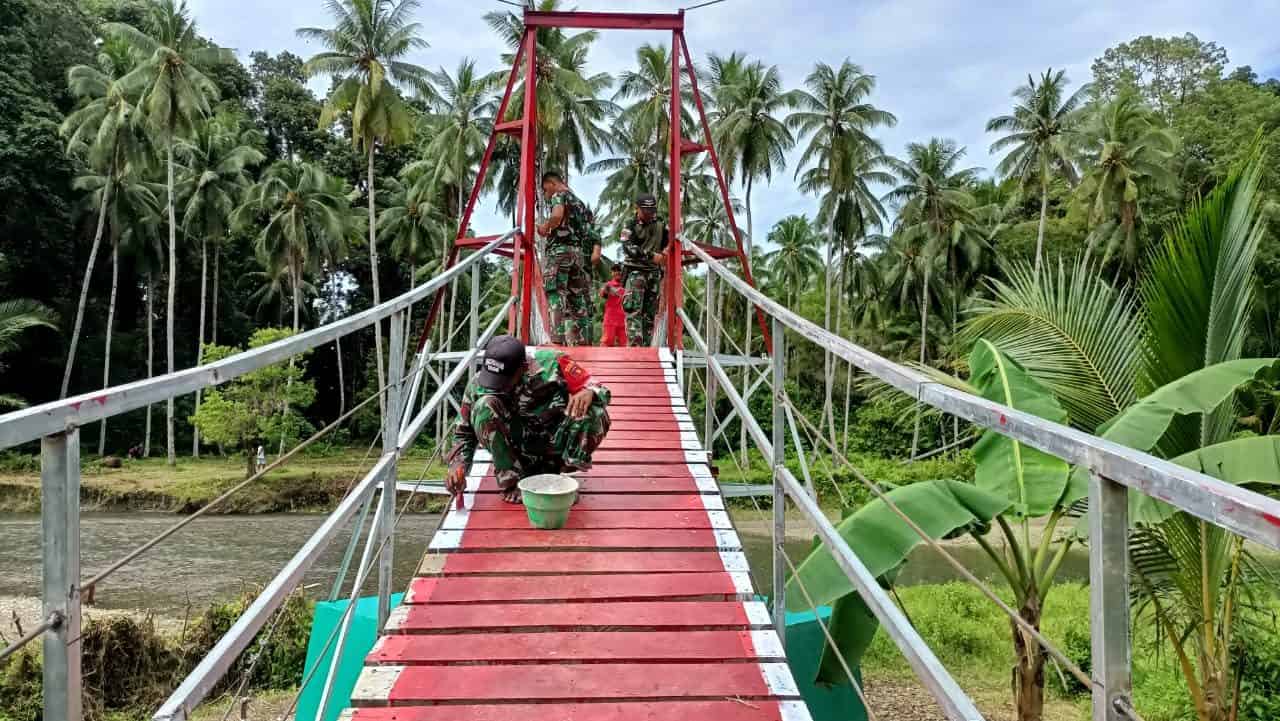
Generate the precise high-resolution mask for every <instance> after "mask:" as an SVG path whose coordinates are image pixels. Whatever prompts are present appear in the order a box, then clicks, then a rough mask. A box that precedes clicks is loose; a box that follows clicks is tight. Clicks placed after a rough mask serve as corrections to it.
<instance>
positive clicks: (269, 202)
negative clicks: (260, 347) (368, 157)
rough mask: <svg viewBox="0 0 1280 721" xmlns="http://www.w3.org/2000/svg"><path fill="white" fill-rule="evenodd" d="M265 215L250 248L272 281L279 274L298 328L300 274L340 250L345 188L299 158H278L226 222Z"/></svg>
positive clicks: (240, 223)
mask: <svg viewBox="0 0 1280 721" xmlns="http://www.w3.org/2000/svg"><path fill="white" fill-rule="evenodd" d="M262 219H265V224H264V225H262V229H261V230H260V231H259V232H258V236H257V239H256V241H255V249H256V252H257V254H258V258H259V260H260V261H261V262H262V264H263V266H265V267H266V268H268V269H269V270H273V269H274V270H278V271H282V273H278V272H274V271H273V272H271V273H270V275H269V276H268V277H269V278H271V279H273V282H275V283H276V284H278V283H279V278H280V275H283V276H284V277H285V278H286V279H287V281H288V285H289V289H290V301H291V303H292V306H293V329H294V331H297V330H299V329H300V328H301V312H302V292H303V290H304V288H305V287H307V282H306V275H307V274H308V273H311V272H314V271H315V270H317V269H318V268H319V265H320V262H321V260H323V259H328V258H333V257H336V256H338V255H340V254H341V249H342V247H343V246H344V245H345V244H346V240H347V236H348V234H349V232H350V229H351V223H352V213H351V206H350V201H349V200H348V198H347V194H346V188H345V187H344V186H343V183H342V181H341V180H339V179H338V178H335V177H333V176H331V175H329V174H328V173H325V172H324V171H323V170H322V169H321V168H319V167H318V166H316V165H312V164H310V163H306V162H301V161H281V162H279V163H276V164H275V165H273V166H271V168H269V169H268V170H267V172H266V174H265V175H264V176H263V178H262V180H260V181H258V182H257V183H255V184H254V185H253V186H251V187H250V188H249V190H248V191H247V192H246V193H245V198H244V203H243V204H241V205H240V207H239V208H237V209H236V211H235V214H234V215H233V219H232V222H233V223H234V225H235V227H237V228H249V227H254V226H255V224H256V223H257V222H258V221H259V220H262Z"/></svg>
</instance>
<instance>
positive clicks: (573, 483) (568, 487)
mask: <svg viewBox="0 0 1280 721" xmlns="http://www.w3.org/2000/svg"><path fill="white" fill-rule="evenodd" d="M520 500H521V501H522V502H523V503H524V510H525V511H526V512H527V513H528V514H529V523H531V524H533V527H534V528H543V529H547V530H554V529H557V528H563V527H564V524H565V521H568V520H569V509H570V508H572V507H573V504H574V501H577V500H578V481H577V480H575V479H573V478H570V477H569V476H562V475H560V474H558V473H544V474H542V475H538V476H529V477H528V478H526V479H524V480H522V481H520Z"/></svg>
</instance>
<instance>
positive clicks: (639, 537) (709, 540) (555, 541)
mask: <svg viewBox="0 0 1280 721" xmlns="http://www.w3.org/2000/svg"><path fill="white" fill-rule="evenodd" d="M448 533H450V532H449V531H440V532H439V533H438V534H437V536H436V537H437V539H444V538H446V537H447V536H446V534H448ZM432 548H443V546H436V545H434V541H433V546H432ZM718 548H720V544H719V541H718V540H717V539H716V533H715V532H714V531H712V530H710V529H697V530H672V529H665V530H639V529H631V530H627V531H556V532H554V533H553V532H549V531H533V530H526V531H467V532H465V534H463V536H462V547H461V548H460V549H457V550H461V551H486V550H493V551H500V550H520V549H529V550H534V551H536V550H556V549H565V550H575V549H576V550H590V549H600V550H617V551H624V550H626V551H643V550H654V551H658V550H672V551H682V550H686V549H706V550H712V549H718Z"/></svg>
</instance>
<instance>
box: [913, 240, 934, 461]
mask: <svg viewBox="0 0 1280 721" xmlns="http://www.w3.org/2000/svg"><path fill="white" fill-rule="evenodd" d="M929 271H930V263H929V262H928V260H927V259H926V262H925V266H924V282H923V283H922V284H921V285H920V365H922V366H923V365H924V361H925V357H926V353H925V349H926V348H927V347H928V343H929V335H928V333H929ZM920 413H921V408H920V404H919V403H918V402H917V403H916V423H915V428H914V429H913V430H912V431H911V457H912V458H915V456H916V451H918V450H920Z"/></svg>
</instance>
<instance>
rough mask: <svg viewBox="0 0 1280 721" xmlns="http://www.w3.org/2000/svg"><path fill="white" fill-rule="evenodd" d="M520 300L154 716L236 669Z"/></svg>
mask: <svg viewBox="0 0 1280 721" xmlns="http://www.w3.org/2000/svg"><path fill="white" fill-rule="evenodd" d="M514 302H515V299H514V298H508V299H507V301H506V303H504V304H503V305H502V307H501V308H500V309H499V311H498V313H497V315H496V316H495V317H494V318H493V320H492V321H491V322H490V323H489V325H488V327H486V328H485V330H484V332H483V333H482V334H481V335H480V337H479V339H478V340H477V343H476V345H475V346H474V347H473V348H471V349H470V350H469V351H468V352H467V354H466V355H465V356H463V358H462V359H461V362H459V363H458V364H457V365H456V366H455V367H454V369H453V371H452V372H450V373H449V374H448V375H447V376H445V378H444V380H443V381H442V383H441V384H440V387H439V388H438V389H437V390H436V392H435V393H434V394H433V395H432V396H431V398H430V399H429V400H428V401H427V402H426V404H425V405H424V406H423V407H422V409H421V410H419V411H418V413H417V414H416V415H415V416H414V419H413V422H411V423H410V424H409V426H408V427H407V428H406V430H405V432H404V433H402V434H401V435H400V436H399V438H398V439H397V441H396V443H395V446H394V448H392V449H391V450H388V451H386V452H384V453H383V454H382V456H380V457H379V459H378V461H377V463H375V464H374V465H373V467H372V468H371V469H369V472H368V473H367V474H365V476H364V478H363V479H361V481H360V482H359V484H357V485H356V486H355V488H353V489H352V490H351V492H350V493H348V494H347V495H346V497H344V498H343V499H342V501H341V502H340V503H339V504H338V507H337V508H335V509H334V510H333V512H332V513H330V514H329V516H328V517H327V518H326V519H325V521H324V523H322V524H321V525H320V527H319V528H317V529H316V530H315V532H314V533H312V534H311V536H310V538H308V539H307V541H306V542H305V543H304V544H303V545H302V547H301V548H299V549H298V552H297V553H295V554H294V556H293V558H291V559H290V560H289V562H288V563H286V564H285V566H284V568H282V569H281V570H280V572H279V573H277V574H276V575H275V577H274V578H272V579H271V581H270V582H269V583H268V584H267V585H266V587H265V588H263V590H262V592H261V593H259V594H258V596H257V597H256V598H255V599H254V600H253V603H251V604H250V605H249V607H248V608H246V609H245V611H244V613H242V614H241V615H240V617H239V618H237V619H236V622H235V623H234V624H233V625H232V626H231V628H230V629H228V630H227V632H226V633H225V634H223V636H222V638H220V639H218V642H217V643H216V644H214V646H213V648H212V649H210V650H209V653H207V654H206V655H205V657H204V658H202V659H201V660H200V663H199V664H198V665H197V666H196V667H195V668H194V669H192V671H191V673H189V674H188V675H187V676H186V677H185V678H184V679H183V680H182V682H181V683H180V684H179V685H178V687H177V688H176V689H174V691H173V693H171V694H170V695H169V698H168V699H166V700H165V702H164V703H163V704H162V705H161V706H160V708H159V709H158V710H157V711H156V713H155V715H154V716H153V717H152V718H154V719H155V720H156V721H184V720H185V719H186V718H188V717H189V716H190V714H191V712H192V711H194V710H195V708H196V706H198V705H199V704H200V703H201V701H203V700H204V698H205V696H207V695H208V693H209V692H210V691H211V690H212V689H213V688H214V687H215V686H216V685H217V684H218V682H219V681H221V680H222V678H223V677H224V676H225V675H226V674H227V672H228V671H229V670H231V667H232V665H233V664H234V663H235V661H236V659H238V658H239V657H240V655H241V654H242V653H244V651H245V649H247V648H248V647H249V645H250V644H251V643H252V642H253V639H254V638H255V637H256V636H257V635H258V632H259V631H260V630H262V627H263V625H265V624H266V622H267V619H268V618H269V617H270V616H271V614H272V613H275V612H276V610H277V609H279V608H280V606H281V605H282V604H283V603H284V602H285V600H286V599H287V598H288V597H289V595H290V594H291V593H293V591H294V589H295V588H296V587H297V585H298V583H299V582H300V581H301V580H302V577H303V575H304V574H305V573H306V571H307V569H309V568H310V567H311V565H312V564H313V563H315V561H316V559H317V558H319V556H320V553H321V552H323V551H324V549H325V547H326V546H327V545H328V543H329V541H331V540H332V539H333V537H334V536H335V535H336V534H337V533H338V532H339V531H341V530H342V528H343V527H345V526H346V524H347V522H348V521H350V520H351V519H352V517H353V516H355V513H356V511H357V509H359V507H360V506H361V505H362V504H363V503H364V500H365V499H366V498H367V497H368V496H369V494H371V493H373V491H374V490H375V489H376V488H378V487H379V486H380V485H381V486H382V487H383V492H384V493H385V492H386V489H387V486H388V484H387V483H386V478H385V476H386V475H387V474H389V473H394V472H395V471H396V463H395V461H396V459H397V458H399V456H400V455H401V454H403V453H404V451H405V450H407V449H408V448H409V447H411V446H412V445H413V442H414V440H416V439H417V437H418V434H419V433H420V432H421V431H422V429H423V427H424V426H425V425H426V422H427V421H428V420H429V419H430V418H431V417H432V416H433V415H435V413H436V412H437V411H439V409H440V408H441V407H442V406H443V405H444V403H445V401H446V399H447V398H448V397H449V393H450V391H452V390H453V388H454V386H456V385H457V383H458V381H460V380H462V379H463V378H464V377H465V375H466V371H467V368H468V367H469V366H470V364H471V362H472V361H473V360H474V359H475V357H476V356H477V355H478V354H479V352H480V350H479V349H480V348H482V347H483V346H484V344H485V343H486V342H487V341H488V339H489V338H491V337H492V336H493V335H494V333H496V332H497V329H498V326H499V324H500V322H501V321H502V320H504V316H505V313H506V311H507V309H508V308H510V307H511V305H512V304H513V303H514ZM376 522H377V521H376V520H375V523H376ZM392 530H394V529H392ZM352 532H353V533H355V534H357V535H358V534H359V532H360V529H359V528H353V530H352ZM374 532H375V531H374V529H372V528H371V529H370V534H371V535H372V534H373V533H374ZM364 570H365V569H363V568H362V569H360V570H359V572H358V573H357V576H359V574H360V573H363V572H364ZM347 618H349V617H347ZM347 618H344V623H345V622H348V621H347ZM335 653H336V652H335ZM329 682H332V679H329Z"/></svg>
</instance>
